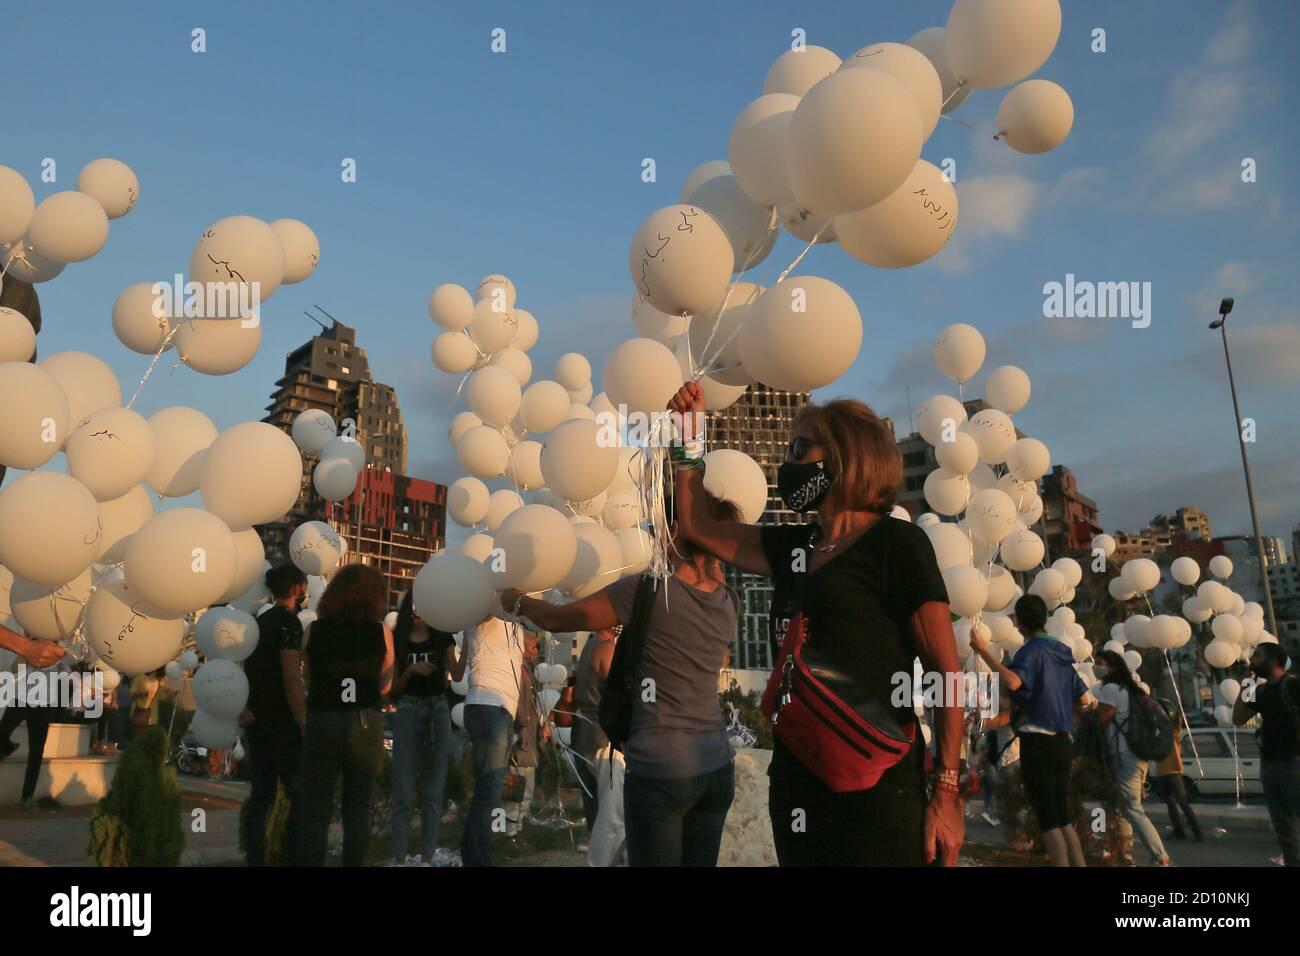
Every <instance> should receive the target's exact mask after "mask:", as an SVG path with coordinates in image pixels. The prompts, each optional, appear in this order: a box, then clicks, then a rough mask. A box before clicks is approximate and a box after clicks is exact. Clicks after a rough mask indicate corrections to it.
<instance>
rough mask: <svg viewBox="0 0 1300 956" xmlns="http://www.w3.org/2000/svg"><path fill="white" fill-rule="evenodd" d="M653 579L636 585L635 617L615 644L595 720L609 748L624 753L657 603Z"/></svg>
mask: <svg viewBox="0 0 1300 956" xmlns="http://www.w3.org/2000/svg"><path fill="white" fill-rule="evenodd" d="M654 585H655V582H654V578H652V577H650V576H649V575H645V576H643V577H642V578H641V580H640V581H639V582H638V583H637V588H636V597H635V598H634V599H633V601H632V617H631V619H630V620H629V621H628V623H627V626H626V627H625V628H623V632H622V633H621V634H619V636H618V641H617V642H616V643H615V644H614V656H613V658H612V659H611V660H610V662H609V675H608V676H607V677H606V678H605V688H604V690H603V691H601V695H600V706H599V709H598V710H597V713H596V717H597V719H598V720H599V721H600V729H601V730H603V731H604V732H605V736H606V737H608V738H609V742H610V745H611V746H612V747H613V748H614V749H615V750H619V751H621V750H622V749H623V748H624V746H626V744H627V739H628V737H630V736H631V735H632V704H633V701H635V700H636V695H637V686H636V672H637V667H638V666H639V665H640V663H641V644H642V640H643V638H644V637H645V629H646V623H647V622H648V621H649V619H650V608H651V607H652V606H653V604H654V592H655V586H654Z"/></svg>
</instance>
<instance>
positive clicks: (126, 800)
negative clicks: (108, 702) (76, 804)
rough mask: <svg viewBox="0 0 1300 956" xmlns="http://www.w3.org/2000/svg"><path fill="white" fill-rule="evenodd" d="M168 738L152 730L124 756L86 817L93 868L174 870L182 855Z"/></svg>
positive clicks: (177, 787) (178, 795)
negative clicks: (105, 789) (168, 757)
mask: <svg viewBox="0 0 1300 956" xmlns="http://www.w3.org/2000/svg"><path fill="white" fill-rule="evenodd" d="M166 756H167V733H166V731H164V730H163V728H162V727H160V726H154V727H150V728H149V730H148V731H146V732H145V733H143V734H141V735H140V736H138V737H136V739H135V740H133V741H132V742H131V746H129V747H128V748H127V749H126V750H125V751H124V752H123V754H122V757H121V760H120V761H119V762H118V765H117V774H116V775H115V776H114V777H113V784H112V786H111V787H109V790H108V793H107V794H106V795H105V796H104V798H103V799H102V800H100V801H99V803H98V804H96V805H95V812H94V813H93V814H91V817H90V861H91V863H93V864H94V865H95V866H175V865H176V864H177V863H178V862H179V861H180V858H181V851H182V850H184V849H185V832H184V830H182V829H181V787H180V784H179V783H177V781H176V771H174V770H173V769H172V768H171V767H168V766H167V765H166V763H165V758H166Z"/></svg>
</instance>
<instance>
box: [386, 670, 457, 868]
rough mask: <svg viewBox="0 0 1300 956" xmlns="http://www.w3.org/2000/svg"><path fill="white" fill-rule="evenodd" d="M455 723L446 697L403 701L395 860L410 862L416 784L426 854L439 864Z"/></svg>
mask: <svg viewBox="0 0 1300 956" xmlns="http://www.w3.org/2000/svg"><path fill="white" fill-rule="evenodd" d="M450 747H451V717H450V711H449V710H448V708H447V698H445V697H441V696H438V697H402V698H400V699H399V700H398V701H397V719H396V720H395V721H394V724H393V834H392V837H393V856H394V857H395V858H396V859H397V860H399V861H400V860H401V859H402V858H403V857H405V856H406V850H407V846H406V838H407V835H408V832H409V828H410V824H411V802H412V800H413V799H414V796H415V782H416V780H417V779H418V780H419V781H420V853H421V855H422V856H423V857H424V859H425V862H432V861H433V851H434V850H435V849H437V846H438V825H439V824H440V823H441V822H442V795H443V792H444V791H445V789H446V786H447V754H448V751H449V750H450Z"/></svg>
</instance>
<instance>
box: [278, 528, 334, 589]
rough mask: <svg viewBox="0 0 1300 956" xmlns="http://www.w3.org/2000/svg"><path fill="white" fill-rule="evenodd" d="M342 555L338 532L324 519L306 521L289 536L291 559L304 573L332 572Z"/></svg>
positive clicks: (322, 573)
mask: <svg viewBox="0 0 1300 956" xmlns="http://www.w3.org/2000/svg"><path fill="white" fill-rule="evenodd" d="M342 557H343V545H342V541H341V539H340V538H339V535H338V532H336V531H335V530H334V529H333V528H331V527H330V526H329V525H327V524H326V523H325V522H323V521H304V522H303V523H302V524H300V525H298V527H296V528H294V529H293V534H291V535H290V536H289V560H290V561H292V562H293V563H294V566H295V567H296V568H297V569H298V570H299V571H301V572H302V573H303V574H318V575H321V576H325V575H328V574H331V573H332V572H333V571H334V569H335V568H336V567H337V566H338V563H339V559H340V558H342Z"/></svg>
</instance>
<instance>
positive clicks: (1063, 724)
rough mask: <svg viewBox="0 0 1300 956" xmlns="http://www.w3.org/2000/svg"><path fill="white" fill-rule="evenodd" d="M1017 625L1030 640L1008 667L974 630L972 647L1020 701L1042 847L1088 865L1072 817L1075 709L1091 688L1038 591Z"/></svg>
mask: <svg viewBox="0 0 1300 956" xmlns="http://www.w3.org/2000/svg"><path fill="white" fill-rule="evenodd" d="M1015 622H1016V627H1017V629H1018V630H1019V631H1020V633H1021V634H1022V635H1023V636H1024V638H1025V643H1024V644H1023V645H1022V646H1021V648H1020V649H1019V650H1018V651H1016V656H1015V659H1014V660H1013V661H1012V662H1011V665H1010V666H1008V665H1006V664H1003V663H1002V662H1001V661H1000V660H999V659H998V658H997V657H995V656H994V655H993V653H992V651H990V650H989V644H988V640H987V639H986V638H985V637H983V636H982V635H981V634H980V633H979V631H978V629H977V628H972V629H971V646H972V647H974V648H975V652H976V653H977V654H979V656H980V658H981V659H983V661H984V663H986V664H987V665H988V666H989V667H990V668H992V670H993V671H994V672H995V673H996V674H997V675H998V678H999V681H1000V682H1001V683H1002V684H1005V686H1006V688H1007V690H1008V691H1009V692H1010V694H1011V697H1012V700H1013V701H1014V703H1015V704H1016V711H1017V719H1016V721H1015V730H1016V734H1017V735H1018V736H1019V737H1020V771H1021V774H1022V777H1023V779H1024V782H1025V794H1026V795H1027V796H1028V797H1029V803H1030V806H1031V807H1033V810H1034V816H1035V817H1036V818H1037V820H1038V828H1039V829H1040V830H1041V831H1042V833H1043V846H1044V848H1045V849H1046V850H1047V855H1048V857H1049V858H1050V859H1051V861H1052V866H1087V862H1086V861H1085V859H1084V856H1083V844H1082V843H1081V842H1080V840H1079V834H1078V833H1077V832H1075V829H1074V821H1073V820H1072V819H1071V817H1070V764H1071V762H1072V760H1073V756H1074V749H1073V747H1072V745H1071V743H1072V742H1071V736H1070V734H1071V731H1073V729H1074V711H1075V708H1076V707H1077V706H1078V705H1079V704H1081V703H1082V702H1083V701H1084V699H1085V697H1086V695H1087V693H1088V688H1087V687H1086V686H1085V685H1084V683H1083V679H1082V678H1081V677H1080V676H1079V674H1078V672H1077V671H1075V669H1074V655H1073V653H1072V652H1071V651H1070V649H1069V648H1068V647H1066V646H1065V645H1064V644H1062V643H1061V642H1060V641H1058V640H1057V639H1056V638H1054V637H1051V636H1050V635H1048V634H1047V633H1046V632H1045V631H1044V627H1045V626H1046V624H1047V605H1046V603H1044V601H1043V599H1042V598H1040V597H1038V596H1037V595H1036V594H1026V595H1024V596H1023V597H1021V598H1020V599H1019V600H1018V601H1016V608H1015Z"/></svg>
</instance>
